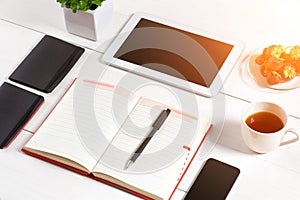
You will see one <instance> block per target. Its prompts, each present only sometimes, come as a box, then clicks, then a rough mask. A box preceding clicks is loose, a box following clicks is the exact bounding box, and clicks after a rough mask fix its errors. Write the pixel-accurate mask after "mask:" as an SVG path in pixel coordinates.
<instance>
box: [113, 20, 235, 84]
mask: <svg viewBox="0 0 300 200" xmlns="http://www.w3.org/2000/svg"><path fill="white" fill-rule="evenodd" d="M232 48H233V45H231V44H227V43H224V42H220V41H217V40H214V39H211V38H207V37H203V36H201V35H197V34H194V33H190V32H187V31H183V30H180V29H177V28H174V27H170V26H167V25H164V24H160V23H157V22H153V21H150V20H148V19H143V18H142V19H141V20H140V21H139V22H138V24H137V25H136V27H135V28H134V29H133V30H132V31H131V33H130V34H129V36H128V37H127V39H126V40H125V41H124V43H123V44H122V45H121V47H120V48H119V49H118V51H117V52H116V54H115V55H114V57H115V58H119V59H121V60H124V61H127V62H130V63H134V64H137V65H140V66H143V67H147V68H150V69H152V70H156V71H159V72H162V73H165V74H168V75H171V76H175V77H177V78H181V79H184V80H188V81H190V82H193V83H195V84H198V85H202V86H205V87H209V86H210V85H211V83H212V82H213V80H214V78H215V77H216V75H217V73H218V71H219V70H220V68H221V67H222V65H223V63H224V62H225V60H226V58H227V57H228V55H229V53H230V51H231V50H232Z"/></svg>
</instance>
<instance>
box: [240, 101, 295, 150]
mask: <svg viewBox="0 0 300 200" xmlns="http://www.w3.org/2000/svg"><path fill="white" fill-rule="evenodd" d="M258 112H269V113H273V114H275V115H276V116H277V117H279V119H280V120H281V121H282V123H283V127H282V128H281V129H280V130H277V131H274V132H269V133H266V132H261V131H259V130H254V129H252V128H251V127H250V126H249V125H247V123H246V119H247V118H248V117H249V116H251V115H253V114H255V113H258ZM287 121H288V116H287V114H286V112H285V110H284V109H283V108H281V107H280V106H279V105H276V104H274V103H270V102H256V103H250V105H248V106H247V107H246V108H245V110H244V111H243V113H242V125H241V128H242V136H243V139H244V142H245V143H246V145H247V146H248V147H249V148H250V149H251V150H253V151H255V152H257V153H267V152H270V151H272V150H274V149H275V148H277V147H279V146H282V145H286V144H290V143H292V142H296V141H298V140H299V133H298V131H296V130H295V129H293V128H288V127H287ZM263 123H264V121H263ZM287 133H290V134H291V135H292V136H293V137H292V138H290V137H289V139H286V138H285V136H286V135H287Z"/></svg>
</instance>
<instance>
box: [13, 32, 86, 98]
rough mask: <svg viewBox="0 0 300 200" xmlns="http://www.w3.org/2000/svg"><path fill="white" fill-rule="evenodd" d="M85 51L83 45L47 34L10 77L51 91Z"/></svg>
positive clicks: (18, 81) (47, 91)
mask: <svg viewBox="0 0 300 200" xmlns="http://www.w3.org/2000/svg"><path fill="white" fill-rule="evenodd" d="M83 52H84V49H83V48H81V47H77V46H75V45H73V44H70V43H67V42H65V41H63V40H60V39H57V38H54V37H51V36H48V35H45V36H44V37H43V38H42V39H41V41H40V42H39V43H38V44H37V45H36V46H35V47H34V49H33V50H32V51H31V52H30V53H29V55H28V56H27V57H26V58H25V59H24V60H23V61H22V62H21V64H20V65H19V66H18V67H17V69H16V70H15V71H14V72H13V73H12V75H11V76H10V77H9V79H10V80H12V81H15V82H17V83H21V84H23V85H26V86H29V87H32V88H34V89H38V90H40V91H42V92H46V93H49V92H51V91H52V90H53V89H54V88H55V87H56V86H57V85H58V84H59V83H60V82H61V80H62V79H63V78H64V77H65V76H66V75H67V73H68V72H69V71H70V70H71V69H72V67H73V66H74V65H75V63H76V62H77V60H78V59H79V58H80V56H81V55H82V54H83Z"/></svg>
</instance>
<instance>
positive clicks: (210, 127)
mask: <svg viewBox="0 0 300 200" xmlns="http://www.w3.org/2000/svg"><path fill="white" fill-rule="evenodd" d="M212 127H213V125H212V124H210V126H209V128H208V129H207V131H206V133H205V135H204V137H203V139H202V140H201V142H200V144H199V146H198V147H197V150H196V151H195V153H194V155H193V157H192V158H191V161H190V162H189V163H188V165H187V167H186V169H185V170H184V172H183V173H182V175H181V177H180V179H179V181H178V183H177V184H176V186H175V188H174V190H173V192H172V193H171V195H170V197H169V200H170V199H171V198H172V196H173V195H174V193H175V191H176V189H177V188H178V186H179V184H180V182H181V181H182V179H183V177H184V175H185V174H186V172H187V170H188V169H189V167H190V165H191V163H192V162H193V160H194V158H195V156H196V155H197V153H198V151H199V149H200V147H201V146H202V144H203V142H204V140H205V138H206V137H207V135H208V134H209V132H210V131H211V129H212Z"/></svg>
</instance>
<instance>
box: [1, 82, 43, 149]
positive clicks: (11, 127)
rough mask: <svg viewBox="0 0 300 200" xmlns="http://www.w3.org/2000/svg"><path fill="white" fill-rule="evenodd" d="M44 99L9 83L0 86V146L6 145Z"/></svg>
mask: <svg viewBox="0 0 300 200" xmlns="http://www.w3.org/2000/svg"><path fill="white" fill-rule="evenodd" d="M43 101H44V98H43V97H42V96H39V95H36V94H33V93H31V92H28V91H27V90H23V89H21V88H19V87H17V86H14V85H11V84H9V83H3V84H2V86H1V87H0V148H1V149H2V148H3V147H5V146H7V145H8V144H9V143H10V141H11V140H12V139H13V138H14V137H15V136H16V134H17V133H18V132H19V131H20V129H21V128H22V127H23V126H24V125H25V124H26V122H27V121H28V120H29V119H30V117H31V116H32V115H33V114H34V112H35V111H36V110H37V108H38V107H39V106H40V104H41V103H42V102H43Z"/></svg>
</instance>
